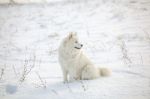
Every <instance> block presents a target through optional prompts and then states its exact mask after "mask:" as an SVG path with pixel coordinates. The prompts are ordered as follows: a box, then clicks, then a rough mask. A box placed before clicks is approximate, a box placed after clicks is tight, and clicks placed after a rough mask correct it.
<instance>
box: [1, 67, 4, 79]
mask: <svg viewBox="0 0 150 99" xmlns="http://www.w3.org/2000/svg"><path fill="white" fill-rule="evenodd" d="M4 70H5V69H4V68H1V73H0V80H1V79H2V77H3V75H4Z"/></svg>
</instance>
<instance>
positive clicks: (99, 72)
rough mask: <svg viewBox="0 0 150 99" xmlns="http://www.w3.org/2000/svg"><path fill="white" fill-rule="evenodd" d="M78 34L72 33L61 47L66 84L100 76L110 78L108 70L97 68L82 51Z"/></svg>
mask: <svg viewBox="0 0 150 99" xmlns="http://www.w3.org/2000/svg"><path fill="white" fill-rule="evenodd" d="M82 47H83V44H81V43H79V40H78V37H77V34H76V33H70V34H69V35H68V36H67V37H65V38H64V39H63V41H62V42H61V44H60V46H59V63H60V65H61V68H62V72H63V79H64V82H68V81H69V82H72V81H75V80H90V79H96V78H98V77H100V76H109V75H110V73H111V71H110V69H107V68H99V67H96V66H95V65H94V64H93V63H92V62H91V60H90V59H89V58H88V57H87V56H86V55H85V53H84V52H83V51H82Z"/></svg>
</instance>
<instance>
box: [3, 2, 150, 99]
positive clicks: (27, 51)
mask: <svg viewBox="0 0 150 99" xmlns="http://www.w3.org/2000/svg"><path fill="white" fill-rule="evenodd" d="M69 32H77V33H78V37H79V39H80V41H81V42H82V43H83V44H84V47H83V50H84V51H85V52H86V53H87V55H88V56H89V57H90V59H91V60H92V61H93V63H95V64H96V65H97V64H98V65H101V67H107V68H110V69H112V75H111V76H110V77H100V78H98V79H96V80H85V81H82V80H81V81H75V82H72V83H63V81H62V72H61V68H60V66H59V63H58V46H59V44H60V42H61V40H62V38H63V37H65V36H66V35H67V34H68V33H69ZM0 99H150V0H61V1H57V2H55V1H53V2H51V3H48V4H29V5H27V4H22V5H19V4H14V5H11V4H8V5H7V4H5V5H0Z"/></svg>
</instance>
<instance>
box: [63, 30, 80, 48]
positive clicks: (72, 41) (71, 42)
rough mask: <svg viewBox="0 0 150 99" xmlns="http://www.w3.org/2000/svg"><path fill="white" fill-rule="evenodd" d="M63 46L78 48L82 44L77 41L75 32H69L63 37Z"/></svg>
mask: <svg viewBox="0 0 150 99" xmlns="http://www.w3.org/2000/svg"><path fill="white" fill-rule="evenodd" d="M64 46H65V47H66V48H69V49H70V50H80V49H81V48H82V47H83V44H81V43H79V40H78V37H77V34H76V33H72V32H71V33H69V35H68V36H67V37H66V38H65V39H64Z"/></svg>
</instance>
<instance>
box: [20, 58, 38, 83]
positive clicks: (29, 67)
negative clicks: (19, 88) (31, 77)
mask: <svg viewBox="0 0 150 99" xmlns="http://www.w3.org/2000/svg"><path fill="white" fill-rule="evenodd" d="M31 60H32V59H29V60H25V61H24V67H23V72H22V76H21V78H20V82H23V81H24V80H25V78H26V76H27V75H28V74H29V73H30V72H31V71H32V69H33V68H34V67H35V60H36V56H35V55H34V56H33V61H31ZM30 62H32V64H31V65H30Z"/></svg>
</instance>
